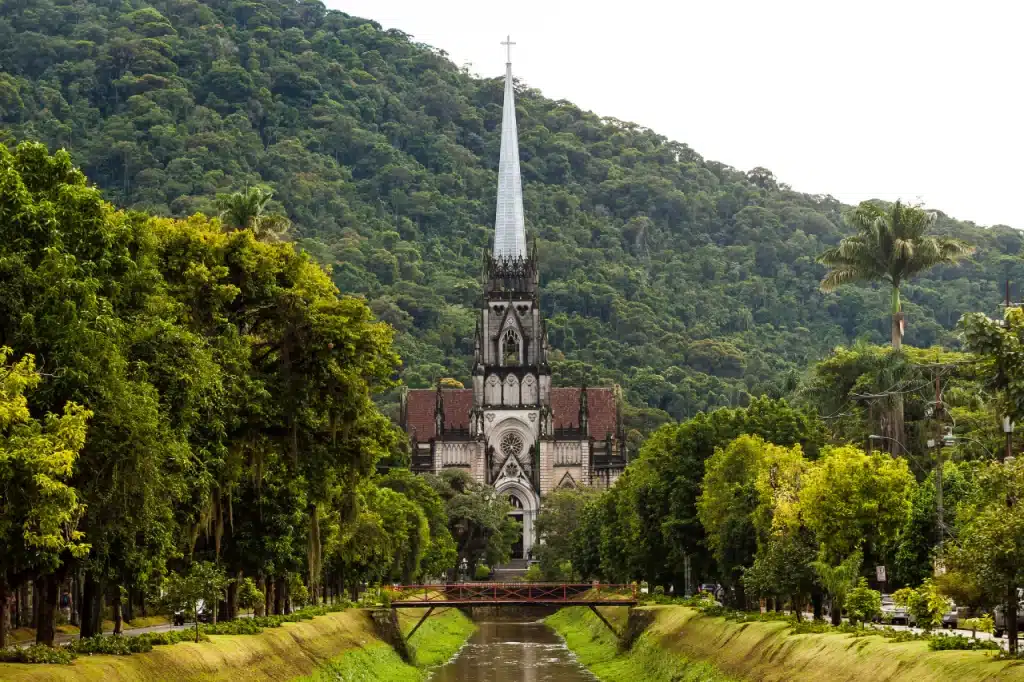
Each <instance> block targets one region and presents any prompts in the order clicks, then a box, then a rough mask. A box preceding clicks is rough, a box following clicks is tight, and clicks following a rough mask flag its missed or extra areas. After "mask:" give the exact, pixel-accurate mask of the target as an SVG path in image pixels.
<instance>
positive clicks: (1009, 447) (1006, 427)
mask: <svg viewBox="0 0 1024 682" xmlns="http://www.w3.org/2000/svg"><path fill="white" fill-rule="evenodd" d="M1003 433H1005V434H1006V454H1005V455H1003V461H1004V462H1009V461H1010V460H1012V459H1013V420H1012V419H1010V416H1009V415H1007V416H1005V417H1003Z"/></svg>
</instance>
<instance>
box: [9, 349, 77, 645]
mask: <svg viewBox="0 0 1024 682" xmlns="http://www.w3.org/2000/svg"><path fill="white" fill-rule="evenodd" d="M10 358H11V349H10V348H3V347H0V649H2V648H3V647H5V646H6V645H7V596H8V594H9V590H11V589H16V588H17V587H18V586H20V585H21V583H22V582H23V581H24V580H25V578H26V576H27V575H29V574H30V571H33V570H34V571H38V572H40V573H44V574H49V573H52V572H53V571H54V570H55V569H56V568H57V566H58V565H59V562H60V559H61V556H62V555H63V554H64V553H65V552H67V553H68V554H70V555H71V556H76V557H82V556H84V555H85V554H87V553H88V551H89V545H88V543H87V542H85V538H84V534H83V533H82V531H81V530H79V528H78V522H79V519H81V517H82V513H83V511H84V509H83V506H82V503H81V501H80V499H79V496H78V493H77V491H76V490H75V489H74V488H72V487H71V486H69V485H68V480H69V479H70V478H71V472H72V470H73V469H74V466H75V460H76V459H77V458H78V453H79V451H80V450H81V449H82V446H83V445H84V443H85V436H86V422H87V420H88V419H89V417H90V416H91V415H90V413H89V412H88V410H86V409H84V408H83V407H81V406H79V405H75V404H74V403H69V404H68V405H66V406H65V408H64V414H63V415H62V416H59V417H58V416H57V415H54V414H49V415H47V416H46V418H45V419H43V420H41V421H40V420H37V419H33V418H32V416H31V413H30V409H29V394H30V393H31V392H32V391H33V389H35V388H36V387H37V386H38V385H39V383H40V381H41V377H40V374H39V372H38V371H37V370H36V368H35V361H34V358H32V356H25V357H23V358H21V359H20V360H18V361H17V362H14V363H12V362H10ZM47 588H48V589H50V590H52V589H54V588H53V587H51V586H50V585H48V586H47ZM46 596H47V597H49V596H50V595H46ZM53 597H54V599H53V601H54V602H55V601H56V595H53ZM48 603H49V600H47V601H46V602H44V606H45V605H46V604H48ZM40 613H41V614H42V611H40ZM40 620H41V621H42V622H44V623H45V621H46V616H45V614H43V615H41V616H40ZM37 641H38V642H39V643H41V644H47V645H49V646H53V630H52V628H46V627H42V628H40V629H39V631H38V634H37Z"/></svg>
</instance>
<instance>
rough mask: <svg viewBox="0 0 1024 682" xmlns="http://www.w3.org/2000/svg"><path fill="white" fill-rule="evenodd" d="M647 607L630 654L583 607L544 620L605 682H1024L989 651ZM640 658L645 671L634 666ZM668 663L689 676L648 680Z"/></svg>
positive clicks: (1020, 669)
mask: <svg viewBox="0 0 1024 682" xmlns="http://www.w3.org/2000/svg"><path fill="white" fill-rule="evenodd" d="M649 608H653V609H654V611H655V622H654V623H653V625H651V627H650V628H648V630H647V631H646V632H645V633H644V635H643V636H642V637H641V638H640V640H638V642H637V644H636V645H635V646H634V649H633V651H632V652H631V653H630V654H628V655H617V654H615V653H614V652H615V644H616V643H615V640H614V638H613V637H612V636H611V635H609V634H606V633H607V629H606V628H604V625H602V624H601V622H600V621H599V620H598V619H597V618H596V617H595V616H594V615H593V614H592V613H590V612H589V611H588V610H587V609H584V608H573V609H564V610H563V611H560V612H559V613H558V614H556V615H555V616H553V617H551V618H549V619H548V621H547V622H548V623H549V624H551V625H552V627H554V628H555V629H556V630H558V631H559V632H560V633H561V634H562V636H563V637H565V638H566V642H567V644H568V645H569V647H570V648H571V649H572V650H573V651H574V652H576V654H577V655H578V656H579V657H580V660H581V662H583V663H584V664H586V665H587V666H588V667H590V668H591V669H592V670H593V671H594V673H595V674H596V675H597V676H598V677H600V678H601V679H606V680H619V679H622V680H627V679H641V678H642V679H665V680H668V679H684V680H686V679H712V680H714V679H728V678H726V677H725V676H724V675H730V676H735V678H739V679H757V680H765V681H766V682H771V681H774V680H778V681H780V682H781V681H782V680H794V681H799V680H822V679H827V680H836V681H848V682H862V681H863V682H867V681H871V682H877V681H884V680H897V679H912V680H915V681H916V680H922V681H925V682H945V681H947V680H948V681H950V682H952V681H953V680H957V681H958V682H960V681H970V680H990V679H999V680H1006V681H1007V682H1010V681H1012V680H1024V666H1021V665H1020V664H1019V663H1017V662H1014V661H1001V660H996V659H994V658H993V656H992V653H991V652H980V651H930V650H929V648H928V644H927V643H926V642H924V641H910V642H896V641H891V640H886V639H885V638H882V637H880V636H858V637H853V636H851V635H849V634H799V635H798V634H792V633H791V632H790V631H789V628H790V626H789V625H788V624H786V623H779V622H748V623H734V622H730V621H727V620H726V619H724V618H717V617H710V616H703V615H700V614H699V612H697V611H696V610H695V609H691V608H687V607H682V606H661V607H649ZM650 652H656V653H655V654H651V653H650ZM637 659H639V661H642V662H643V663H642V665H643V666H644V667H635V668H634V667H632V666H633V665H636V664H637V663H638V662H639V661H638V660H637ZM672 665H677V666H681V667H678V669H677V670H671V672H670V673H669V674H670V675H673V674H674V675H691V677H685V676H684V677H671V676H664V677H662V676H656V677H651V675H660V674H661V673H660V672H656V671H660V670H664V667H665V666H669V667H670V666H672ZM659 666H661V667H659ZM701 666H706V667H704V668H703V669H702V668H701ZM645 671H652V672H646V674H645ZM714 671H718V672H714ZM701 674H704V675H718V676H721V677H700V675H701ZM630 675H632V676H630Z"/></svg>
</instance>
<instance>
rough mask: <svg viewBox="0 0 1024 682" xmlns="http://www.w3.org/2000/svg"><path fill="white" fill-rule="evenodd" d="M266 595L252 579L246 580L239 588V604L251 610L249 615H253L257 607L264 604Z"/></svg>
mask: <svg viewBox="0 0 1024 682" xmlns="http://www.w3.org/2000/svg"><path fill="white" fill-rule="evenodd" d="M265 598H266V595H265V594H264V593H263V591H262V590H260V589H259V588H258V587H256V582H255V581H254V580H253V579H252V578H245V579H244V580H243V581H242V582H241V584H240V585H239V586H238V603H239V605H241V606H242V608H245V609H249V613H250V614H253V613H255V611H256V607H257V606H260V605H261V604H263V601H264V599H265Z"/></svg>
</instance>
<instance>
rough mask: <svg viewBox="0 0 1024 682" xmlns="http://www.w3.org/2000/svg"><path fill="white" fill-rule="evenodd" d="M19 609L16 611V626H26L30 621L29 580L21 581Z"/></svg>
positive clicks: (30, 592)
mask: <svg viewBox="0 0 1024 682" xmlns="http://www.w3.org/2000/svg"><path fill="white" fill-rule="evenodd" d="M19 591H20V593H21V609H20V611H19V613H18V627H19V628H27V627H29V623H31V622H32V597H31V594H32V586H31V585H30V584H29V581H27V580H25V581H24V582H22V583H21V590H19Z"/></svg>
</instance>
